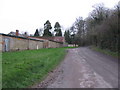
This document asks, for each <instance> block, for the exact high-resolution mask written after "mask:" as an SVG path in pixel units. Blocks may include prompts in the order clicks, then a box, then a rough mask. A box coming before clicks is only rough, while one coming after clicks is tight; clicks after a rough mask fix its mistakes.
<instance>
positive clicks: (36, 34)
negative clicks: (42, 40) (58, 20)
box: [34, 29, 40, 37]
mask: <svg viewBox="0 0 120 90" xmlns="http://www.w3.org/2000/svg"><path fill="white" fill-rule="evenodd" d="M34 36H37V37H38V36H40V35H39V32H38V29H36V31H35V34H34Z"/></svg>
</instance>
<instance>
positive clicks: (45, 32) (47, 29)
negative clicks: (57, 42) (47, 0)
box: [43, 20, 52, 36]
mask: <svg viewBox="0 0 120 90" xmlns="http://www.w3.org/2000/svg"><path fill="white" fill-rule="evenodd" d="M50 29H52V27H51V23H50V21H49V20H47V21H46V23H45V24H44V33H43V36H52V33H51V32H50V31H49V30H50Z"/></svg>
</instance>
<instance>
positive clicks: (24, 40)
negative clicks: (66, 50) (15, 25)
mask: <svg viewBox="0 0 120 90" xmlns="http://www.w3.org/2000/svg"><path fill="white" fill-rule="evenodd" d="M54 38H55V37H54ZM59 38H60V37H59ZM61 38H64V37H61ZM59 40H60V39H59ZM59 40H58V41H56V40H54V39H48V38H46V37H28V36H27V37H23V36H21V35H19V33H18V30H16V34H12V35H11V34H2V33H0V51H2V52H6V51H19V50H31V49H40V48H57V47H62V46H63V44H64V42H62V41H59Z"/></svg>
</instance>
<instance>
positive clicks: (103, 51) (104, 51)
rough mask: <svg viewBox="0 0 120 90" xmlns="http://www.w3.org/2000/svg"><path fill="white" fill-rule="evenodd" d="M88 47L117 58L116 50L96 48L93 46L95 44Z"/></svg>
mask: <svg viewBox="0 0 120 90" xmlns="http://www.w3.org/2000/svg"><path fill="white" fill-rule="evenodd" d="M90 48H91V49H92V50H95V51H98V52H101V53H104V54H106V55H110V56H113V57H115V58H118V52H112V51H110V50H107V49H101V48H98V47H95V46H91V47H90Z"/></svg>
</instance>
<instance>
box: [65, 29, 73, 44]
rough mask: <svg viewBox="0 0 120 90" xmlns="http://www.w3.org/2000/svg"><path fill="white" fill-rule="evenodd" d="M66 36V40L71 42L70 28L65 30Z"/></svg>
mask: <svg viewBox="0 0 120 90" xmlns="http://www.w3.org/2000/svg"><path fill="white" fill-rule="evenodd" d="M64 37H65V41H66V42H67V43H69V44H71V35H70V32H69V30H67V31H65V33H64Z"/></svg>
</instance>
